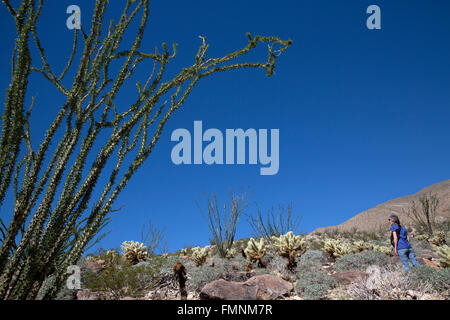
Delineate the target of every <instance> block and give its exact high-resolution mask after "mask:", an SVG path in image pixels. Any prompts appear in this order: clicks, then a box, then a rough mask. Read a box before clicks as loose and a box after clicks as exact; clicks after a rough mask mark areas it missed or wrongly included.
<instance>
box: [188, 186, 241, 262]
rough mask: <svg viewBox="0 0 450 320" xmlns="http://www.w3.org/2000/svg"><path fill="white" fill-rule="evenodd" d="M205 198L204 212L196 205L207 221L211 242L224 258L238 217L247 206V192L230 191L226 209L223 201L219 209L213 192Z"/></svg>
mask: <svg viewBox="0 0 450 320" xmlns="http://www.w3.org/2000/svg"><path fill="white" fill-rule="evenodd" d="M205 199H206V202H207V213H206V214H204V213H203V210H202V209H201V206H200V205H199V204H198V203H197V206H198V207H199V209H200V212H201V213H202V215H203V217H204V218H205V219H206V221H207V223H208V227H209V230H210V232H211V235H212V239H211V244H213V245H215V246H216V248H217V250H218V252H219V254H220V256H221V257H222V258H225V257H226V256H227V251H228V250H229V249H231V247H232V246H233V242H234V237H235V235H236V228H237V224H238V222H239V218H240V217H241V215H242V214H243V213H244V211H245V210H246V208H247V207H248V199H249V193H248V191H245V192H242V193H241V194H239V195H238V194H236V193H235V192H233V191H232V192H231V195H230V202H229V205H228V209H227V205H226V204H225V203H224V204H223V206H222V209H219V204H218V200H217V196H216V195H214V194H213V195H211V196H210V197H208V196H206V195H205ZM227 210H228V211H229V212H228V214H227Z"/></svg>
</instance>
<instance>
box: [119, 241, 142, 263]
mask: <svg viewBox="0 0 450 320" xmlns="http://www.w3.org/2000/svg"><path fill="white" fill-rule="evenodd" d="M121 249H122V251H123V252H124V254H125V257H126V258H127V260H128V261H130V262H131V263H133V264H136V263H138V262H139V261H141V260H144V259H145V258H146V257H147V255H148V252H147V247H146V246H144V244H143V243H140V242H137V241H124V242H123V243H122V246H121Z"/></svg>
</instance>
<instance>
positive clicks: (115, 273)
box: [83, 255, 164, 299]
mask: <svg viewBox="0 0 450 320" xmlns="http://www.w3.org/2000/svg"><path fill="white" fill-rule="evenodd" d="M163 260H164V259H163V258H162V257H160V256H152V257H148V258H147V260H146V261H144V262H140V263H138V264H136V265H133V264H132V262H130V261H128V260H127V259H123V257H121V256H113V255H111V256H110V257H107V259H106V260H105V268H104V269H103V270H102V271H101V272H100V273H95V272H90V271H88V272H86V273H85V274H84V275H83V276H84V281H85V285H86V288H87V289H90V290H91V291H96V292H101V293H104V294H105V295H106V296H109V297H111V298H113V299H120V298H121V297H124V296H131V297H138V296H142V295H144V294H145V293H146V292H147V291H149V290H151V289H152V288H153V287H154V285H155V284H156V283H157V281H158V279H159V273H160V268H161V266H162V263H163Z"/></svg>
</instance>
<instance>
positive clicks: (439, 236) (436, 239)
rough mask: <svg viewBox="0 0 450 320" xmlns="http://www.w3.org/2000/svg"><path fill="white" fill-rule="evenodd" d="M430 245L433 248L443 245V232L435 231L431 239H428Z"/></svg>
mask: <svg viewBox="0 0 450 320" xmlns="http://www.w3.org/2000/svg"><path fill="white" fill-rule="evenodd" d="M429 241H430V243H431V244H433V245H435V246H440V245H443V244H445V232H443V231H437V232H435V233H434V235H433V237H432V238H431V239H429Z"/></svg>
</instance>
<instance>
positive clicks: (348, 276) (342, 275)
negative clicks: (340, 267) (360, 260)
mask: <svg viewBox="0 0 450 320" xmlns="http://www.w3.org/2000/svg"><path fill="white" fill-rule="evenodd" d="M331 276H332V277H333V278H335V279H336V280H337V281H338V282H339V283H340V284H344V285H347V284H350V283H352V282H353V281H354V280H356V279H359V278H367V277H368V274H367V273H365V272H364V271H360V270H347V271H339V272H336V273H334V274H332V275H331Z"/></svg>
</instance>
